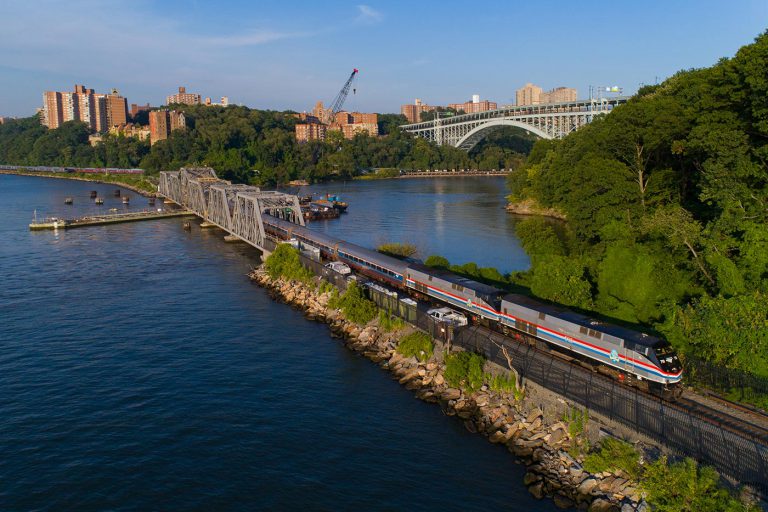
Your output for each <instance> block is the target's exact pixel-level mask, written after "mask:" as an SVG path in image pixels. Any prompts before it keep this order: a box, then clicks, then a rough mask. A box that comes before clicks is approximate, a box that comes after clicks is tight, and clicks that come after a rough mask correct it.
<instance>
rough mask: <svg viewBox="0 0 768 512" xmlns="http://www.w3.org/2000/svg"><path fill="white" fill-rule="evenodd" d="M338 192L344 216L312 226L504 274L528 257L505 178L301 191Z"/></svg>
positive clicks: (525, 265)
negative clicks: (346, 208) (509, 207)
mask: <svg viewBox="0 0 768 512" xmlns="http://www.w3.org/2000/svg"><path fill="white" fill-rule="evenodd" d="M310 191H311V192H316V193H320V194H325V193H331V194H339V195H341V197H342V199H343V200H345V201H347V202H348V203H349V205H350V206H349V212H348V213H347V214H345V215H342V216H341V218H340V219H337V220H328V221H323V222H313V223H312V227H313V228H315V229H321V230H323V231H327V232H328V233H330V234H332V235H334V236H338V237H340V238H344V239H346V240H348V241H350V242H355V243H358V244H360V245H364V246H366V247H371V248H375V247H376V246H378V245H379V244H382V243H385V242H407V243H412V244H414V245H416V247H418V249H419V254H418V256H419V257H420V258H426V257H427V256H429V255H430V254H439V255H441V256H445V257H446V258H448V259H449V260H450V261H451V263H466V262H469V261H474V262H475V263H477V264H478V265H480V266H481V267H495V268H497V269H499V270H500V271H501V272H502V273H503V272H510V271H513V270H526V269H527V268H528V267H529V265H530V261H529V259H528V256H527V255H526V254H525V252H524V251H523V250H522V248H521V247H520V241H519V240H518V239H517V237H516V236H515V224H516V223H517V222H519V220H520V218H519V217H515V216H513V215H510V214H508V213H507V212H506V211H505V210H504V205H505V204H506V201H505V200H504V196H505V194H506V193H507V191H506V187H505V185H504V178H502V177H494V178H478V177H466V178H412V179H402V180H378V181H350V182H346V183H333V184H330V185H315V186H312V187H306V188H305V189H304V190H302V193H308V192H310Z"/></svg>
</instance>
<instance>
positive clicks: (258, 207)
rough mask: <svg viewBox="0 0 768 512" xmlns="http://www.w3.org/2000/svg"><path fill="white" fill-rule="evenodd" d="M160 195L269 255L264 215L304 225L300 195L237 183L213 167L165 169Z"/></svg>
mask: <svg viewBox="0 0 768 512" xmlns="http://www.w3.org/2000/svg"><path fill="white" fill-rule="evenodd" d="M158 194H159V195H161V196H162V197H164V198H166V199H168V200H170V201H173V202H174V203H176V204H178V205H179V206H181V207H182V208H184V209H187V210H190V211H191V212H193V213H194V214H195V215H197V216H199V217H201V218H202V219H203V220H204V221H205V222H209V223H211V224H213V225H215V226H218V227H220V228H221V229H223V230H224V231H227V232H228V233H229V234H230V235H232V236H235V237H237V238H239V239H240V240H242V241H244V242H246V243H248V244H250V245H252V246H253V247H255V248H257V249H258V250H260V251H261V252H262V253H265V254H269V253H270V252H271V251H270V250H269V248H268V247H267V244H265V242H266V241H267V237H266V234H265V232H264V224H263V222H262V220H261V219H262V215H264V214H265V213H267V214H269V215H272V216H274V217H278V218H280V219H285V220H287V221H289V222H294V223H296V224H300V225H302V226H303V225H304V216H303V215H302V213H301V207H300V206H299V198H298V197H297V196H294V195H290V194H284V193H282V192H273V191H262V190H260V189H259V188H258V187H253V186H250V185H233V184H232V183H231V182H229V181H226V180H222V179H219V177H218V176H216V171H214V170H213V169H211V168H210V167H186V168H182V169H181V170H179V171H164V172H161V173H160V184H159V185H158Z"/></svg>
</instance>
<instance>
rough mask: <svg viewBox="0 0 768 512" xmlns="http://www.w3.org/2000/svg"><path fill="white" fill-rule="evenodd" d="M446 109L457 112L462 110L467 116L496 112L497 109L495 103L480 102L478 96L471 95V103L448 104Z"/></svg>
mask: <svg viewBox="0 0 768 512" xmlns="http://www.w3.org/2000/svg"><path fill="white" fill-rule="evenodd" d="M448 108H450V109H453V110H457V111H458V110H463V111H464V112H465V113H467V114H473V113H477V112H486V111H488V110H496V109H497V108H499V107H498V105H497V104H496V102H493V101H488V100H482V101H480V95H479V94H473V95H472V101H467V102H464V103H449V104H448Z"/></svg>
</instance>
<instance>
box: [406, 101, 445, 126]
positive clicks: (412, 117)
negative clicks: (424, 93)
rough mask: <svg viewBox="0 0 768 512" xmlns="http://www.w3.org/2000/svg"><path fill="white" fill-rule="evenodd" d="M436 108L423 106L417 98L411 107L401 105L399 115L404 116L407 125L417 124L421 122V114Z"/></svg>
mask: <svg viewBox="0 0 768 512" xmlns="http://www.w3.org/2000/svg"><path fill="white" fill-rule="evenodd" d="M435 108H437V107H432V106H429V105H425V104H423V103H422V102H421V100H420V99H419V98H416V99H415V100H414V102H413V104H412V105H401V106H400V113H401V114H403V115H404V116H405V118H406V119H407V120H408V122H409V123H418V122H419V121H421V113H422V112H431V111H432V110H435Z"/></svg>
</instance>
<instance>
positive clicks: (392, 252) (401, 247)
mask: <svg viewBox="0 0 768 512" xmlns="http://www.w3.org/2000/svg"><path fill="white" fill-rule="evenodd" d="M376 250H377V251H379V252H380V253H382V254H386V255H388V256H392V257H394V258H410V257H411V256H413V255H414V254H416V253H417V252H418V249H417V248H416V246H415V245H413V244H403V243H400V242H393V243H389V244H381V245H380V246H378V247H377V248H376Z"/></svg>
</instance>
